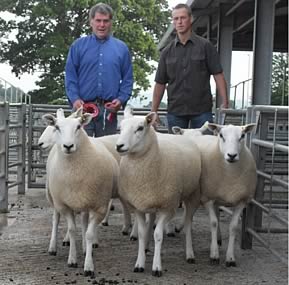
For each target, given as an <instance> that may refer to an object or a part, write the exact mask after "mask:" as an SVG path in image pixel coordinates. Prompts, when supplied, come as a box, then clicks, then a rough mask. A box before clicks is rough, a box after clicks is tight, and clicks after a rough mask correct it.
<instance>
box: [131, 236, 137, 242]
mask: <svg viewBox="0 0 289 285" xmlns="http://www.w3.org/2000/svg"><path fill="white" fill-rule="evenodd" d="M129 239H130V240H132V241H136V240H137V237H135V236H131V237H130V238H129Z"/></svg>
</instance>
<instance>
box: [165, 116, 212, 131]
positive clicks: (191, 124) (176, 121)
mask: <svg viewBox="0 0 289 285" xmlns="http://www.w3.org/2000/svg"><path fill="white" fill-rule="evenodd" d="M167 120H168V131H169V133H170V134H171V133H172V127H174V126H178V127H180V128H182V129H196V128H200V127H201V126H202V125H203V124H204V123H205V122H206V121H209V122H210V123H212V122H213V115H212V112H205V113H202V114H200V115H186V116H176V115H173V114H170V113H168V114H167Z"/></svg>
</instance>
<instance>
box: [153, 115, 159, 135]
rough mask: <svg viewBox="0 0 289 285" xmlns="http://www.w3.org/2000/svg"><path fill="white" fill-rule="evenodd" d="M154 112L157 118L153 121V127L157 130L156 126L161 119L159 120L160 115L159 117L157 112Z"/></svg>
mask: <svg viewBox="0 0 289 285" xmlns="http://www.w3.org/2000/svg"><path fill="white" fill-rule="evenodd" d="M155 113H156V112H155ZM156 114H157V118H156V120H155V122H154V123H153V128H154V129H155V130H156V131H157V130H158V126H160V125H161V120H160V117H159V115H158V113H156Z"/></svg>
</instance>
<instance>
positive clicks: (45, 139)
mask: <svg viewBox="0 0 289 285" xmlns="http://www.w3.org/2000/svg"><path fill="white" fill-rule="evenodd" d="M56 116H57V118H58V117H63V118H64V112H63V109H58V110H57V112H56ZM69 117H73V118H75V117H76V113H72V114H71V115H70V116H69ZM55 136H56V132H55V128H54V126H50V125H48V126H47V127H46V128H45V130H44V131H43V133H42V134H41V136H40V138H39V140H38V146H39V147H40V148H41V149H42V150H44V151H49V150H50V149H51V148H52V147H53V145H54V144H55V141H56V137H55ZM117 138H118V135H110V136H105V137H99V138H92V137H89V139H90V140H91V141H92V142H93V143H94V142H96V143H97V144H98V143H99V142H101V143H103V144H104V146H105V147H106V148H107V149H108V151H109V152H111V154H112V155H113V156H114V158H115V159H116V160H117V161H118V163H119V161H120V155H119V154H118V152H117V151H116V150H115V143H116V140H117ZM46 196H47V199H48V201H49V202H50V204H51V206H53V201H52V199H51V197H50V195H49V193H48V191H47V189H46ZM112 198H119V195H118V193H117V191H116V192H115V193H113V195H112ZM112 200H113V199H111V200H110V204H109V206H108V210H107V213H106V215H105V217H104V219H103V221H102V225H105V226H106V225H108V216H109V212H110V208H111V204H112ZM121 204H122V208H123V214H124V224H123V227H122V233H123V234H124V235H127V234H128V230H129V228H130V225H131V215H130V212H129V209H128V206H127V205H126V203H125V202H124V201H121ZM82 214H83V215H82V217H81V220H82V223H84V224H87V219H88V217H87V215H85V213H82ZM59 219H60V216H59V213H57V211H55V212H54V213H53V223H52V234H51V239H50V245H49V250H48V252H49V254H51V255H56V251H57V250H56V248H57V229H58V224H59ZM84 229H85V227H84ZM82 233H83V235H84V231H82ZM135 236H136V234H135V230H133V231H132V232H131V239H135ZM63 245H67V246H68V245H69V235H68V233H66V235H65V237H64V239H63ZM93 247H94V248H96V247H98V239H97V236H96V240H95V242H94V245H93ZM83 248H84V249H85V238H84V236H83Z"/></svg>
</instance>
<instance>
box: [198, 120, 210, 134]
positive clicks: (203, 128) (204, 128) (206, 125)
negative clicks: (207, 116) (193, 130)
mask: <svg viewBox="0 0 289 285" xmlns="http://www.w3.org/2000/svg"><path fill="white" fill-rule="evenodd" d="M208 125H209V122H208V121H206V122H205V123H204V124H203V125H202V126H201V127H200V129H199V131H200V132H201V133H203V132H205V131H206V130H207V129H209V127H208Z"/></svg>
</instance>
